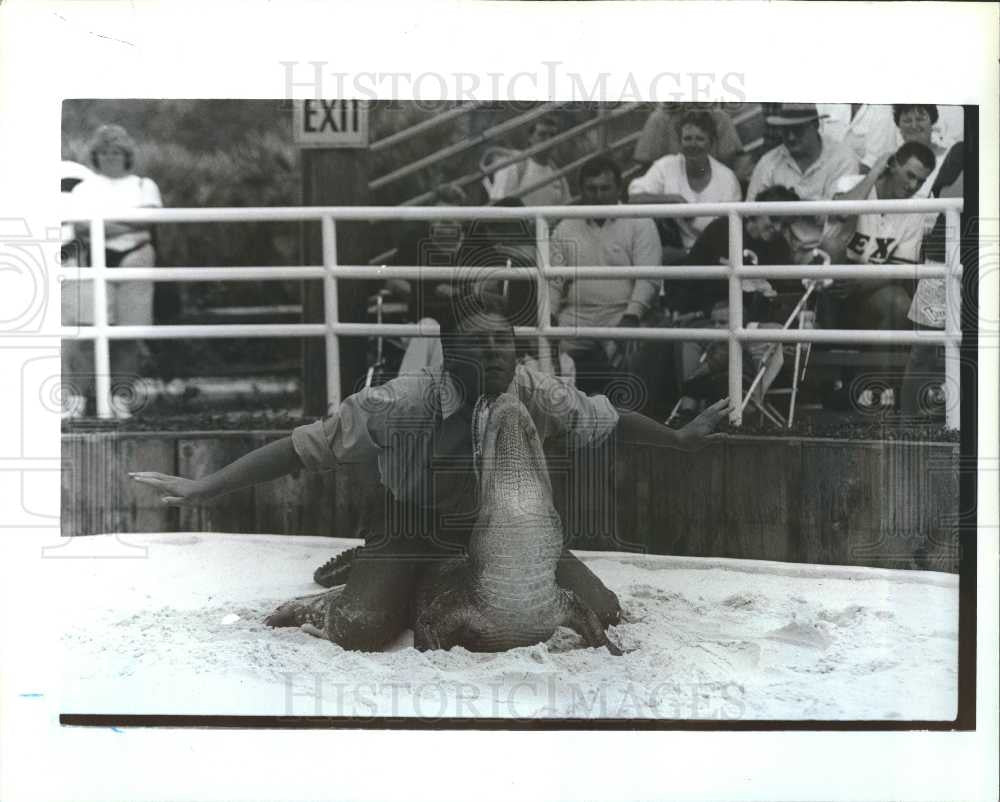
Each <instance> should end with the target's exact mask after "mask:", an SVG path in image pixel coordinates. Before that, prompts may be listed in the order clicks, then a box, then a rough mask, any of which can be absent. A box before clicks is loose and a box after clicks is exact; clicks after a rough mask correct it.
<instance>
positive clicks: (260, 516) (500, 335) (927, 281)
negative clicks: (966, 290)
mask: <svg viewBox="0 0 1000 802" xmlns="http://www.w3.org/2000/svg"><path fill="white" fill-rule="evenodd" d="M974 115H975V111H974V110H973V109H970V110H969V112H968V116H969V118H970V119H972V120H975V116H974ZM966 118H967V112H966V110H965V109H963V108H962V107H956V106H940V107H939V106H938V105H937V104H894V105H875V104H817V103H768V104H756V103H746V104H717V105H712V104H706V103H665V104H660V105H655V104H639V103H576V104H559V103H517V102H513V103H484V104H478V103H465V104H462V103H442V104H439V107H435V108H431V107H430V106H429V104H426V107H425V108H421V107H420V106H418V105H417V104H416V103H403V102H377V101H376V102H374V103H371V104H367V103H362V102H360V101H344V100H329V101H327V100H321V101H310V100H303V101H293V102H288V103H282V102H268V101H132V100H128V101H100V100H99V101H86V100H67V101H65V102H64V104H63V149H64V150H63V157H64V158H63V162H62V163H63V165H64V169H65V174H66V176H67V178H66V179H64V183H65V184H66V185H69V184H70V183H72V186H70V187H69V191H68V192H67V193H66V198H65V201H66V203H67V207H68V210H69V211H68V212H67V214H69V215H72V216H73V217H74V218H76V219H75V220H74V221H73V222H72V223H67V224H66V228H65V234H64V236H65V237H66V242H65V244H64V245H63V246H62V248H63V250H64V252H65V253H66V261H67V262H70V263H72V266H71V272H70V273H69V274H66V275H64V282H63V285H62V293H63V294H62V312H63V324H64V325H73V326H76V327H78V328H77V329H76V331H75V332H74V333H73V335H72V336H70V337H67V339H66V340H65V341H64V342H63V344H62V375H63V382H62V384H61V392H62V401H63V403H64V405H65V410H64V411H63V412H62V414H63V415H64V426H63V431H64V435H63V461H64V466H65V471H66V476H65V478H64V482H63V507H62V527H63V532H62V534H63V535H64V536H68V537H95V538H98V539H99V540H103V541H106V543H102V544H101V546H103V547H108V548H113V549H116V550H117V551H118V552H120V553H121V554H122V556H126V555H127V554H128V550H129V549H130V548H131V549H136V550H148V551H149V552H150V554H149V556H148V559H145V560H142V561H140V562H137V563H135V564H134V565H132V564H127V563H122V565H127V568H125V570H124V572H123V573H122V574H121V575H117V574H116V575H114V576H106V575H105V573H104V572H105V570H106V568H105V565H106V564H105V563H104V562H103V561H101V562H95V563H94V564H93V565H94V566H95V567H96V570H97V573H88V572H82V571H80V569H79V567H76V566H74V567H73V568H72V573H73V575H74V576H76V577H79V578H82V579H83V580H84V581H85V582H86V583H87V584H88V585H98V586H102V587H103V589H104V593H101V594H94V593H88V594H86V596H87V601H86V602H81V603H80V604H79V605H78V607H77V609H76V610H75V611H74V612H75V613H76V614H77V615H78V616H79V620H80V623H79V624H78V625H77V626H74V627H71V628H70V629H69V631H68V632H67V634H66V641H67V654H68V655H70V656H71V657H70V659H69V660H67V662H66V669H67V672H68V674H69V675H70V676H69V677H68V678H67V679H68V695H67V699H66V703H67V711H66V712H73V713H105V714H107V713H120V714H217V715H225V714H251V715H286V716H287V715H296V714H307V715H314V714H318V715H328V716H347V717H352V716H370V715H376V716H389V717H403V716H417V717H434V718H440V717H457V718H468V717H480V716H487V717H500V718H514V719H519V718H531V719H535V720H538V719H567V718H569V719H579V718H583V719H586V718H593V719H615V718H626V719H632V718H641V719H652V720H657V719H709V720H723V721H724V720H727V719H740V720H746V719H779V720H780V719H789V720H796V719H806V720H824V719H831V720H876V721H877V720H897V721H898V720H904V721H906V720H911V721H912V720H915V721H951V720H954V719H955V718H957V715H958V645H959V631H958V623H959V603H958V602H959V594H958V570H959V563H960V545H961V543H960V536H959V530H958V527H957V526H956V523H955V522H956V521H957V518H958V513H959V509H960V507H959V487H958V478H959V477H958V466H959V444H960V430H961V424H962V420H961V414H960V413H961V398H960V393H961V382H960V375H959V369H960V365H959V358H958V352H959V347H960V339H959V338H958V337H957V336H955V337H953V339H951V340H949V339H948V338H947V335H948V334H949V333H952V334H955V332H957V330H958V329H959V327H960V321H961V311H960V300H959V299H960V296H961V287H962V284H961V278H960V276H959V275H958V270H959V269H960V265H956V261H955V260H957V259H958V256H959V250H958V247H957V241H955V242H952V243H949V242H948V237H949V235H950V236H951V237H952V238H953V240H957V237H958V232H959V231H961V230H962V224H961V221H962V219H963V218H962V202H963V191H962V188H963V184H964V173H965V170H966V163H967V162H968V161H970V160H971V161H972V162H973V169H974V164H975V160H976V149H975V148H968V149H967V148H966V147H965V135H964V127H965V120H966ZM323 137H325V138H323ZM341 140H344V141H345V142H344V144H343V145H342V146H341V147H338V145H340V144H341ZM969 154H972V155H971V158H970V156H969ZM81 175H82V178H80V176H81ZM64 188H65V187H64ZM826 201H835V202H836V201H841V202H842V203H841V205H839V206H831V207H830V210H831V211H836V212H837V214H826V215H823V214H809V213H808V212H810V211H814V210H818V208H819V204H822V203H823V202H826ZM844 201H854V202H858V201H861V202H863V203H869V204H871V203H873V202H881V203H883V204H884V205H887V204H894V206H890V207H889V209H890V211H894V212H895V213H892V214H881V213H879V212H878V207H877V206H875V207H874V208H873V210H872V212H869V213H867V214H863V213H860V212H861V211H864V209H863V207H862V208H861V209H858V210H855V211H856V212H859V213H855V214H851V213H850V212H851V211H852V210H851V209H850V207H848V206H847V205H846V203H843V202H844ZM747 203H750V204H752V205H750V206H747V205H746V204H747ZM757 204H760V205H757ZM810 205H811V206H810ZM312 206H315V207H319V208H320V209H329V211H328V212H327V211H322V212H320V211H312V210H310V209H308V208H306V207H312ZM352 206H362V207H377V208H378V211H377V212H374V211H373V212H372V214H373V215H374V214H377V217H376V218H375V219H372V218H368V219H366V218H365V213H364V212H356V211H351V210H350V207H352ZM129 207H137V208H138V209H140V210H143V211H141V212H140V213H139V216H138V218H137V219H132V220H130V221H129V222H119V221H117V220H114V219H108V221H107V223H106V225H105V228H104V232H103V234H102V235H98V236H99V237H100V240H103V246H104V247H103V253H101V252H98V253H95V251H94V248H95V246H94V241H95V239H97V238H98V237H97V236H95V233H94V228H95V226H94V222H93V221H94V220H95V218H96V217H97V215H102V214H103V213H104V212H103V211H102V210H107V209H114V210H116V211H121V210H122V209H125V208H129ZM800 207H801V210H800ZM540 208H541V209H543V210H544V211H538V210H539V209H540ZM911 208H912V209H914V210H915V211H912V212H910V211H908V210H909V209H911ZM174 209H177V210H182V211H178V212H177V213H176V214H177V217H170V216H168V215H169V214H170V213H171V210H174ZM339 209H348V210H349V211H348V213H349V214H350V215H351V216H350V217H349V218H348V219H347V220H344V221H342V220H341V219H338V217H337V215H338V214H340V213H342V212H339V211H338V210H339ZM675 209H676V210H678V211H682V212H683V211H688V210H690V211H691V212H697V213H698V215H697V216H671V215H670V214H669V213H670V212H671V211H674V210H675ZM771 209H773V210H774V214H769V213H768V212H769V211H770V210H771ZM145 210H149V211H148V212H147V211H145ZM161 210H162V211H161ZM142 215H145V217H144V216H142ZM297 216H298V219H296V217H297ZM303 218H304V219H303ZM734 219H735V221H736V225H737V226H738V228H737V231H736V234H735V236H733V231H732V228H731V225H732V221H733V220H734ZM101 220H102V222H103V220H104V218H103V217H102V218H101ZM175 221H176V222H175ZM949 221H950V224H949ZM733 241H735V243H736V244H735V246H734V247H735V251H733V250H731V243H732V242H733ZM733 253H736V254H737V258H738V260H739V261H738V266H739V267H744V266H748V267H751V269H753V270H754V271H756V275H754V274H752V273H751V274H749V276H748V277H744V276H739V275H738V276H735V277H734V278H733V279H730V278H728V277H727V275H728V274H729V271H730V269H731V264H732V262H731V261H730V259H731V258H732V255H733ZM102 257H103V261H104V267H105V268H106V270H107V272H106V273H105V276H106V277H107V278H106V279H105V286H104V288H103V292H101V291H98V292H95V291H94V287H95V283H96V282H95V280H94V278H93V276H94V275H95V271H94V267H95V263H96V262H98V261H99V260H101V259H102ZM949 260H950V261H949ZM320 262H321V263H320ZM863 266H864V267H866V268H867V272H864V273H862V275H863V278H861V279H855V278H853V275H854V274H855V273H859V272H860V271H861V270H862V269H863ZM918 266H919V267H918ZM924 266H928V267H929V269H930V270H934V271H935V272H934V273H932V274H931V275H929V276H926V277H924V276H923V275H921V274H920V273H919V272H917V271H919V270H921V269H922V268H924ZM98 267H99V266H98ZM774 267H776V268H777V270H778V271H783V272H777V275H775V272H768V269H769V268H774ZM837 267H839V268H840V271H839V272H837V270H836V269H837ZM803 268H806V269H805V270H803ZM873 268H874V269H873ZM554 269H561V270H562V272H561V273H555V274H553V273H551V272H548V271H551V270H554ZM602 270H603V271H604V272H603V273H601V272H600V271H602ZM337 271H342V272H337ZM712 271H714V272H712ZM588 272H589V273H592V274H594V275H595V277H591V276H588V275H587V273H588ZM705 272H708V273H709V278H701V275H702V274H703V273H705ZM359 273H360V274H361V276H362V277H360V278H354V277H353V274H359ZM617 273H622V274H624V276H625V277H623V278H619V277H617V276H616V274H617ZM116 274H118V275H116ZM803 274H805V277H803ZM828 274H829V275H832V276H833V278H826V276H827V275H828ZM327 275H328V276H329V277H328V278H327ZM675 275H676V276H679V277H678V278H674V276H675ZM118 276H121V280H114V279H116V278H118ZM289 276H291V278H289ZM230 277H232V278H230ZM310 277H312V278H310ZM66 279H68V280H66ZM602 279H603V280H602ZM664 279H666V280H664ZM733 286H735V287H736V288H737V295H736V298H735V303H733V300H734V296H733V289H732V288H733ZM949 291H950V292H951V293H952V294H953V297H954V298H955V299H956V300H955V301H954V302H953V304H952V306H951V307H950V309H951V315H952V317H951V319H949V307H948V305H947V296H948V294H949ZM99 295H104V296H105V297H106V299H107V301H106V303H107V314H106V316H105V325H106V328H104V330H103V332H101V330H100V329H98V327H97V326H96V325H95V321H96V320H97V316H96V315H95V309H94V305H95V299H96V298H97V297H99ZM734 306H736V307H737V309H736V310H735V311H734V309H733V307H734ZM734 315H735V316H736V319H742V320H743V321H744V328H745V329H746V330H748V331H756V332H757V333H760V334H762V335H763V336H762V337H761V339H754V340H736V341H735V348H734V347H733V345H734V342H733V340H732V339H731V332H732V327H731V325H730V322H731V321H732V319H733V317H734ZM540 320H541V321H542V322H543V323H544V324H545V325H544V327H540V326H539V321H540ZM119 326H120V327H130V331H129V334H130V335H131V336H130V337H121V336H116V335H118V332H117V331H116V329H117V328H118V327H119ZM309 326H311V329H309V328H306V327H309ZM340 326H345V327H347V328H344V329H340V328H338V327H340ZM545 328H552V329H553V330H554V331H555V332H558V334H553V335H549V336H543V334H540V332H544V329H545ZM594 329H611V330H614V333H615V334H616V335H617V339H603V338H600V337H599V335H601V334H603V333H604V332H603V331H597V332H595V331H593V330H594ZM121 330H122V331H123V330H124V329H121ZM769 331H770V332H775V331H780V332H783V333H789V332H791V333H793V334H795V335H797V336H801V333H802V332H808V333H809V335H811V336H812V337H813V339H810V340H805V341H803V340H797V339H791V338H790V339H787V340H785V341H783V342H781V341H779V342H777V343H774V342H771V341H768V340H767V336H769V334H766V333H767V332H769ZM894 331H895V332H900V331H902V332H904V333H903V334H896V335H893V334H891V333H887V332H894ZM105 332H106V333H105ZM102 333H105V334H104V338H102V337H101V334H102ZM146 334H148V335H151V336H150V338H148V339H147V338H144V339H139V338H140V337H142V336H143V335H146ZM309 334H312V335H313V336H312V337H311V338H309V337H308V335H309ZM636 334H641V335H643V337H641V338H638V337H635V336H634V335H636ZM706 334H707V336H708V337H711V338H712V339H699V336H702V337H704V336H706ZM303 335H306V336H303ZM407 335H411V336H407ZM894 337H895V340H894V339H893V338H894ZM95 349H97V350H100V349H106V353H104V354H99V355H97V357H96V358H95ZM949 360H950V361H951V362H952V363H953V366H952V365H950V364H949ZM95 363H96V364H107V365H110V370H109V371H108V372H107V375H108V377H109V380H108V381H104V382H102V381H100V380H97V381H92V380H91V378H92V377H94V378H97V377H102V375H103V374H102V372H101V371H96V372H95V369H94V365H95ZM734 366H735V367H734ZM734 370H736V371H738V372H737V374H736V380H735V382H734V381H733V375H732V371H734ZM98 385H103V386H102V387H98ZM126 534H128V535H130V536H129V537H121V538H119V537H118V536H119V535H126ZM131 535H135V537H131ZM241 535H248V537H243V536H241ZM331 537H332V538H336V540H328V539H327V538H331ZM126 544H128V545H126ZM88 546H89V544H88ZM220 566H225V571H224V572H223V573H220V571H219V567H220ZM173 575H176V576H177V579H173V580H168V577H170V576H173ZM140 577H141V578H140ZM65 581H67V582H71V581H73V580H72V578H70V577H67V578H66V580H65ZM196 600H197V601H196ZM235 678H239V682H238V683H237V684H236V685H235V686H234V679H235ZM164 686H169V688H170V692H169V693H168V694H162V695H161V694H160V693H157V692H156V690H155V689H157V688H160V687H164ZM914 687H916V688H919V689H920V691H919V692H918V693H914V691H913V688H914ZM207 688H211V689H212V692H211V693H206V692H205V691H206V689H207Z"/></svg>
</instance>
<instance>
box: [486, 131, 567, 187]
mask: <svg viewBox="0 0 1000 802" xmlns="http://www.w3.org/2000/svg"><path fill="white" fill-rule="evenodd" d="M559 128H560V125H559V120H558V118H557V117H556V116H555V115H553V114H546V115H545V116H543V117H539V118H538V119H537V120H535V122H534V125H532V127H531V133H530V134H529V136H528V146H529V147H534V146H535V145H541V144H543V143H544V142H547V141H548V140H550V139H552V137H554V136H555V135H556V134H558V133H559ZM558 173H559V168H558V166H557V165H556V163H555V162H554V161H553V160H552V157H551V155H550V152H549V151H545V150H543V151H541V152H540V153H536V154H534V155H532V156H528V157H527V158H525V159H522V160H521V161H518V162H515V163H514V164H509V165H507V166H506V167H501V168H500V169H499V170H497V171H496V173H495V174H494V176H493V180H492V182H490V184H489V187H488V192H489V197H490V200H494V201H496V200H501V199H503V198H510V197H518V198H520V200H521V201H523V203H524V205H525V206H559V205H561V204H564V203H569V201H570V198H571V197H572V196H571V194H570V191H569V183H568V182H567V181H566V178H565V177H564V176H561V175H559V174H558ZM546 179H548V183H546V184H544V186H540V187H538V188H537V189H533V190H531V191H530V192H528V193H526V194H520V193H521V190H522V189H524V188H527V187H530V186H533V185H535V184H538V183H540V182H543V181H546Z"/></svg>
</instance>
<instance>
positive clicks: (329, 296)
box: [322, 215, 340, 410]
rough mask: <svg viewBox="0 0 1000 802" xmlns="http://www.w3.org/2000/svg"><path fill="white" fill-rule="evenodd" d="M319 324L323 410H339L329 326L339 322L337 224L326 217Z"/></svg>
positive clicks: (336, 356)
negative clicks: (322, 345) (323, 375)
mask: <svg viewBox="0 0 1000 802" xmlns="http://www.w3.org/2000/svg"><path fill="white" fill-rule="evenodd" d="M322 228H323V267H325V268H326V271H327V274H326V276H325V277H324V278H323V322H324V324H326V408H327V410H330V409H332V408H334V407H338V406H340V343H339V341H338V339H337V334H336V332H335V331H334V330H333V325H334V324H335V323H338V322H339V320H340V318H339V314H338V311H337V277H336V276H335V275H334V274H333V268H335V267H336V266H337V224H336V223H335V222H334V219H333V217H331V216H330V215H323V220H322Z"/></svg>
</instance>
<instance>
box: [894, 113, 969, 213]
mask: <svg viewBox="0 0 1000 802" xmlns="http://www.w3.org/2000/svg"><path fill="white" fill-rule="evenodd" d="M892 118H893V121H894V122H895V124H896V127H897V128H898V129H899V139H900V141H901V142H919V143H920V144H922V145H925V146H926V147H928V148H930V150H931V152H932V153H933V154H934V157H935V159H936V162H937V163H936V165H935V167H934V170H933V171H932V172H931V174H930V175H929V176H927V180H926V181H925V182H924V183H923V186H921V187H920V189H918V190H917V193H916V195H915V196H914V197H917V198H929V197H931V195H932V194H934V193H933V189H934V183H935V181H936V180H937V177H938V173H939V172H940V171H941V167H942V165H944V163H945V156H947V155H948V148H946V147H944V146H943V145H940V144H937V143H935V142H934V136H933V131H934V125H935V124H936V123H937V121H938V119H939V114H938V107H937V106H935V105H932V104H905V103H900V104H894V105H893V107H892ZM956 153H958V154H961V148H959V150H958V151H956ZM935 218H936V215H930V221H929V225H930V226H933V225H934V220H935Z"/></svg>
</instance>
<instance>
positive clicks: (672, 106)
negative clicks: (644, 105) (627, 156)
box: [632, 103, 743, 169]
mask: <svg viewBox="0 0 1000 802" xmlns="http://www.w3.org/2000/svg"><path fill="white" fill-rule="evenodd" d="M700 109H704V110H706V111H707V112H708V113H709V114H710V115H711V116H712V120H713V121H714V122H715V130H716V132H717V136H716V139H715V141H714V142H713V143H712V147H711V150H710V151H709V152H710V154H711V156H712V157H713V158H715V159H718V160H719V161H720V162H722V163H723V164H725V165H726V166H727V167H733V166H734V164H735V162H736V160H737V158H738V157H739V156H740V154H741V153H743V143H742V142H741V141H740V135H739V134H738V133H737V132H736V125H735V124H734V123H733V118H732V117H730V116H729V114H728V112H725V111H723V110H722V109H720V108H709V109H705V107H704V106H703V105H702V104H700V103H662V104H660V106H659V107H658V108H657V109H656V110H655V111H653V113H652V114H650V115H649V118H648V119H647V120H646V124H645V125H644V126H643V127H642V133H641V134H640V135H639V140H638V141H637V142H636V143H635V152H634V153H633V156H632V158H633V159H634V160H635V161H636V162H638V163H639V164H640V165H642V167H643V169H649V166H650V165H651V164H652V163H653V162H655V161H656V160H657V159H661V158H663V157H664V156H672V155H674V154H675V153H680V152H681V135H680V131H679V130H678V129H679V124H680V122H681V120H682V119H683V118H684V115H685V114H687V112H689V111H698V110H700Z"/></svg>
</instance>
